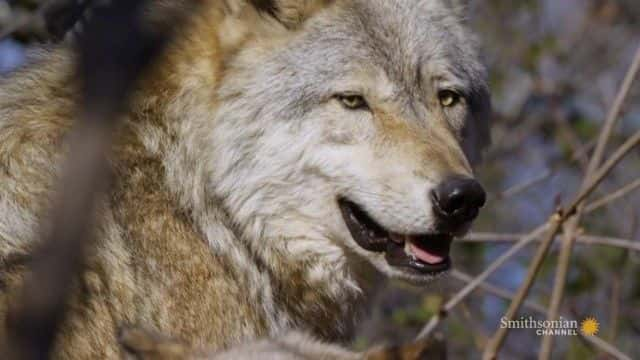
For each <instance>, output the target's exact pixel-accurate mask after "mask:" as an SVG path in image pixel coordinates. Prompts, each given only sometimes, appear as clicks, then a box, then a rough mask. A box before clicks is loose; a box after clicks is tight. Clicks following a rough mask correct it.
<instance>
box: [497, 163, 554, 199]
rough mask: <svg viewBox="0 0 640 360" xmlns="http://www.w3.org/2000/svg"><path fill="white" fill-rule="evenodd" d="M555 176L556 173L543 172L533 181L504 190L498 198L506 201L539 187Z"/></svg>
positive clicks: (550, 171)
mask: <svg viewBox="0 0 640 360" xmlns="http://www.w3.org/2000/svg"><path fill="white" fill-rule="evenodd" d="M553 175H554V172H553V171H552V170H545V172H543V173H542V174H540V175H538V176H536V177H534V178H533V179H530V180H527V181H525V182H523V183H520V184H516V185H514V186H512V187H510V188H508V189H507V190H504V191H503V192H501V193H500V194H499V195H498V198H500V199H506V198H510V197H512V196H515V195H517V194H520V193H522V192H524V191H526V190H528V189H530V188H532V187H534V186H536V185H538V184H539V183H541V182H543V181H545V180H547V179H549V178H550V177H552V176H553Z"/></svg>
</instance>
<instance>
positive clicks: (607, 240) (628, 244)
mask: <svg viewBox="0 0 640 360" xmlns="http://www.w3.org/2000/svg"><path fill="white" fill-rule="evenodd" d="M523 236H524V234H506V233H505V234H498V233H471V234H469V235H467V236H465V237H464V238H461V239H457V240H456V241H457V242H462V243H511V242H515V241H519V240H520V239H521V238H522V237H523ZM540 240H541V239H540V238H538V239H536V241H540ZM577 242H578V244H582V245H603V246H611V247H618V248H622V249H626V250H631V251H638V252H640V243H638V242H636V241H631V240H626V239H618V238H614V237H607V236H597V235H579V236H578V237H577Z"/></svg>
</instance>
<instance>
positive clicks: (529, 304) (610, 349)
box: [451, 270, 631, 360]
mask: <svg viewBox="0 0 640 360" xmlns="http://www.w3.org/2000/svg"><path fill="white" fill-rule="evenodd" d="M451 276H452V277H454V278H456V279H458V280H460V281H463V282H465V283H469V282H471V281H473V279H474V278H473V277H472V276H471V275H469V274H466V273H464V272H462V271H459V270H453V271H452V272H451ZM479 288H480V289H482V290H484V291H486V292H487V293H489V294H492V295H495V296H497V297H499V298H502V299H504V300H509V301H512V300H513V297H514V296H515V295H514V294H513V293H512V292H511V291H509V290H506V289H504V288H501V287H499V286H496V285H493V284H491V283H488V282H483V283H482V284H481V285H480V286H479ZM522 306H523V307H526V308H528V309H531V310H533V311H536V312H538V313H540V314H546V313H547V309H546V308H545V307H544V306H542V305H540V304H539V303H537V302H534V301H530V300H526V301H525V302H524V303H523V304H522ZM563 317H565V318H567V319H570V317H569V316H563ZM578 335H579V336H580V337H581V338H583V339H584V340H586V341H587V342H588V343H590V344H591V345H593V346H595V347H596V348H599V349H600V350H602V351H604V352H606V353H608V354H610V355H612V356H615V357H616V358H617V359H625V360H626V359H628V360H631V358H630V357H629V356H627V355H626V354H624V353H623V352H622V351H620V350H619V349H617V348H616V347H615V346H613V345H611V344H609V343H608V342H606V341H604V340H602V339H601V338H599V337H597V336H595V335H590V336H585V335H583V334H582V333H581V332H578Z"/></svg>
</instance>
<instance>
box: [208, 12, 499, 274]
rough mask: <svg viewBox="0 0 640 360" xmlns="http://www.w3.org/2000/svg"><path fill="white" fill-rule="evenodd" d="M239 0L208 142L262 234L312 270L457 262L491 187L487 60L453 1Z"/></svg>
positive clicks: (398, 270) (214, 184) (247, 220)
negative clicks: (484, 176)
mask: <svg viewBox="0 0 640 360" xmlns="http://www.w3.org/2000/svg"><path fill="white" fill-rule="evenodd" d="M227 3H228V8H229V9H228V11H229V12H230V15H229V16H228V18H227V19H226V20H225V24H223V26H222V29H223V34H224V37H225V38H224V39H222V40H221V42H222V43H223V45H224V44H227V43H228V44H231V45H229V47H230V48H232V47H233V46H236V47H235V48H234V51H233V52H232V54H231V55H229V56H228V58H227V59H226V62H225V69H224V73H225V76H224V79H223V80H222V82H221V84H220V87H219V88H218V89H217V90H216V97H217V99H216V104H218V105H217V109H216V111H215V115H214V117H215V119H213V120H211V118H209V120H208V121H209V122H208V123H207V124H205V125H203V126H204V127H203V128H202V129H201V130H202V131H204V132H206V133H207V135H206V136H207V137H208V140H207V141H205V142H203V143H204V144H206V145H205V146H206V148H203V149H198V151H201V152H206V153H207V154H208V155H206V156H204V155H203V159H204V158H208V159H209V160H207V164H206V165H205V166H206V167H207V183H208V185H207V190H208V193H209V194H210V196H213V197H215V198H216V200H217V201H219V202H220V203H221V204H222V206H223V207H224V208H225V210H226V212H227V213H228V214H230V217H231V218H232V220H233V222H234V223H235V224H236V225H237V226H238V228H239V229H241V231H242V236H243V237H244V238H245V239H246V241H248V242H249V243H250V246H251V249H252V250H253V251H254V252H255V253H256V254H260V255H261V256H263V257H266V258H269V257H273V256H284V257H285V258H286V259H291V260H290V261H296V262H304V263H305V264H308V266H309V271H310V273H311V274H312V275H315V276H322V274H327V273H332V272H333V273H336V272H340V273H353V274H356V273H362V272H367V271H372V266H371V265H373V267H375V268H376V269H378V270H379V271H380V272H382V273H386V274H388V275H390V276H392V277H397V278H403V279H408V280H412V281H416V282H422V281H425V280H427V279H429V278H431V277H432V276H433V275H434V274H437V273H439V272H442V271H444V270H446V269H447V268H448V267H449V266H450V260H449V257H448V250H449V245H450V242H451V240H452V238H453V237H455V236H456V235H460V234H462V233H464V232H465V231H467V229H468V228H469V226H470V224H471V222H472V221H473V220H474V218H475V217H476V216H477V214H478V211H479V209H480V208H481V207H482V206H483V205H484V202H485V193H484V191H483V189H482V187H481V186H480V185H479V183H478V182H477V181H476V180H474V177H473V173H472V164H473V163H475V162H476V161H477V160H479V157H480V153H481V150H482V148H483V147H484V146H485V145H487V143H488V138H489V135H488V128H487V116H488V112H489V106H490V105H489V95H488V91H487V85H486V83H485V71H484V68H483V67H482V66H481V65H480V64H479V62H478V59H477V54H476V51H475V49H474V45H473V41H472V38H473V37H472V36H471V35H470V34H469V33H468V32H467V31H466V30H465V28H464V27H463V26H462V25H461V24H460V20H459V19H458V17H457V16H456V15H455V13H454V12H453V11H451V10H450V9H449V8H448V7H447V6H446V4H445V3H444V2H443V1H441V0H336V1H321V0H306V1H302V0H299V1H291V0H271V1H267V0H265V1H258V0H254V1H249V3H250V4H249V3H244V2H242V1H227ZM233 44H235V45H233ZM225 46H226V45H225ZM363 260H364V261H363Z"/></svg>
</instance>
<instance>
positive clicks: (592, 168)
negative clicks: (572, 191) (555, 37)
mask: <svg viewBox="0 0 640 360" xmlns="http://www.w3.org/2000/svg"><path fill="white" fill-rule="evenodd" d="M639 69H640V47H638V49H637V50H636V53H635V56H634V58H633V61H632V63H631V66H630V67H629V70H628V71H627V74H626V76H625V78H624V81H623V83H622V86H621V87H620V90H619V91H618V94H617V95H616V98H615V100H614V103H613V106H612V107H611V109H610V111H609V113H608V114H607V119H606V120H605V123H604V126H603V128H602V132H601V134H600V137H599V138H598V143H597V145H596V149H595V151H594V153H593V156H592V157H591V161H590V162H589V166H588V167H587V171H586V173H585V179H584V182H583V184H582V189H586V188H587V187H588V186H589V182H590V181H591V180H592V177H593V176H594V174H595V173H596V169H597V168H598V166H600V163H601V161H602V158H603V156H604V152H605V149H606V147H607V144H608V142H609V139H610V138H611V134H612V133H613V129H614V128H615V126H616V123H617V120H618V118H619V115H620V112H621V110H622V105H623V103H624V101H625V99H626V98H627V95H628V94H629V91H630V89H631V85H632V84H633V81H634V79H635V77H636V74H637V72H638V70H639ZM580 202H581V201H580V200H579V201H578V202H577V203H578V204H580ZM582 209H583V206H582V205H579V206H578V207H577V213H576V216H575V217H573V218H572V219H571V221H569V222H568V223H567V229H566V231H565V235H564V239H563V242H562V247H561V249H560V254H559V255H558V267H557V270H556V274H555V278H554V283H553V292H552V293H551V304H550V306H549V312H548V314H547V320H555V319H557V318H558V313H559V311H560V304H561V303H562V298H563V297H564V288H565V283H566V279H567V274H568V272H569V265H570V262H571V253H572V252H573V243H574V242H575V236H576V231H577V229H578V226H579V223H580V218H581V215H582ZM552 347H553V337H552V336H545V337H544V338H543V339H542V346H541V349H540V356H539V359H541V360H546V359H549V358H550V357H551V350H552Z"/></svg>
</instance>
